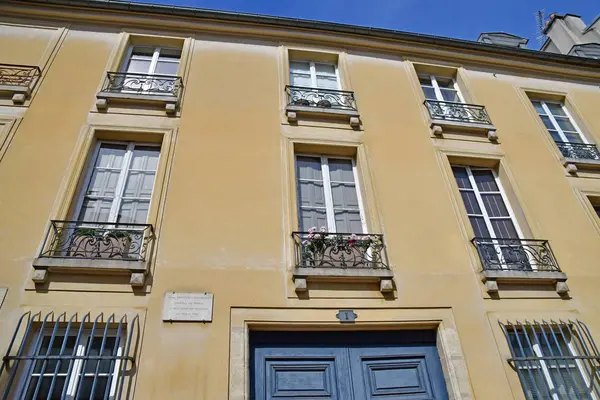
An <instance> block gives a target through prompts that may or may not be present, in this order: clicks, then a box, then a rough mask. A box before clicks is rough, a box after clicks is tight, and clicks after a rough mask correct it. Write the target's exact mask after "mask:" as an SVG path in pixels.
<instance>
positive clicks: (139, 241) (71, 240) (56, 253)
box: [40, 221, 154, 261]
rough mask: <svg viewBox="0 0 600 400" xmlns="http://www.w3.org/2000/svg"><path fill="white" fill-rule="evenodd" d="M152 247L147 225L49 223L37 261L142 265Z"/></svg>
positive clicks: (150, 227) (149, 226) (149, 229)
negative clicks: (54, 259)
mask: <svg viewBox="0 0 600 400" xmlns="http://www.w3.org/2000/svg"><path fill="white" fill-rule="evenodd" d="M153 243H154V229H153V227H152V225H149V224H119V223H112V222H85V221H51V223H50V228H49V229H48V232H47V234H46V237H45V239H44V245H43V247H42V251H41V252H40V257H61V258H84V259H97V258H100V259H112V260H124V261H145V260H146V257H147V255H148V254H149V251H151V247H152V245H153Z"/></svg>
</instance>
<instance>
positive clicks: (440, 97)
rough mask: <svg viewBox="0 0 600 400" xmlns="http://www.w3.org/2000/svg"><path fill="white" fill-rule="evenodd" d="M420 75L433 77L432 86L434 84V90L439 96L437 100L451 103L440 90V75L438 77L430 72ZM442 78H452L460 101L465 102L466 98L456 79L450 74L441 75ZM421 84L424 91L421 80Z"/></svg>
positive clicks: (436, 95)
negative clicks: (438, 79)
mask: <svg viewBox="0 0 600 400" xmlns="http://www.w3.org/2000/svg"><path fill="white" fill-rule="evenodd" d="M418 77H426V78H429V79H431V86H433V91H434V92H435V97H436V98H437V101H443V102H445V103H451V102H450V101H448V100H444V96H443V95H442V91H441V90H440V85H439V84H438V81H437V78H438V77H436V76H435V75H430V74H418ZM440 78H445V79H450V80H451V81H452V86H453V88H454V90H456V94H457V95H458V98H459V99H460V102H461V103H463V104H464V103H465V98H464V97H463V95H462V93H461V92H460V89H459V87H458V84H457V83H456V79H454V78H452V77H449V76H440ZM419 86H420V87H421V91H422V90H423V84H422V83H421V81H419ZM423 95H425V93H423ZM426 100H427V98H426Z"/></svg>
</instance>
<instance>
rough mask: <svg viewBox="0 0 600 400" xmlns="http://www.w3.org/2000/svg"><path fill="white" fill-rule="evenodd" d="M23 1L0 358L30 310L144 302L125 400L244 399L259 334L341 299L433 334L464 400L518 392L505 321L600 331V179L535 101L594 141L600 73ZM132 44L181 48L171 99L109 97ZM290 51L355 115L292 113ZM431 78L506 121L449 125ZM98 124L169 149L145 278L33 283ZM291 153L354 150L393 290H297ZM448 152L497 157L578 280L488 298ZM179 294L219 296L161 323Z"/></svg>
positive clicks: (393, 323)
mask: <svg viewBox="0 0 600 400" xmlns="http://www.w3.org/2000/svg"><path fill="white" fill-rule="evenodd" d="M11 5H12V6H14V7H8V6H6V7H5V8H4V10H3V6H0V15H3V17H2V18H1V21H0V63H11V64H26V65H33V66H39V67H40V68H41V77H40V80H39V81H38V82H37V85H36V86H35V88H34V89H33V91H32V92H31V94H30V95H29V97H28V98H27V99H26V100H25V102H24V103H22V104H14V103H13V101H12V100H11V99H10V97H7V98H4V97H3V98H2V99H1V100H0V102H1V103H0V124H4V125H0V187H1V188H3V189H2V190H1V191H0V227H1V228H0V287H4V288H8V292H7V295H6V297H5V299H4V302H3V303H2V302H1V299H0V303H1V309H0V351H2V352H4V351H6V349H7V348H8V346H9V341H10V340H11V337H12V335H13V332H14V330H15V328H16V325H17V321H18V319H19V317H20V316H21V315H22V314H23V313H24V312H26V311H30V310H31V311H33V312H38V311H42V312H44V313H45V312H49V311H52V310H53V311H55V312H56V314H60V313H63V312H65V313H67V315H71V314H73V313H79V314H80V315H85V314H86V313H88V312H91V313H92V315H97V314H99V313H101V312H103V313H105V315H110V314H111V313H115V314H116V315H128V316H130V319H129V320H131V316H133V315H138V316H139V331H138V332H136V335H137V339H139V340H137V342H136V343H137V348H136V349H135V370H134V373H133V379H132V380H131V381H130V386H129V387H128V390H129V393H130V394H131V398H136V399H169V398H173V399H206V400H216V399H236V400H237V399H242V398H248V397H245V394H246V393H247V390H248V387H249V381H248V379H249V377H248V371H249V368H250V366H249V365H248V362H249V361H248V353H247V352H248V347H247V344H248V331H249V330H252V329H273V330H281V329H295V328H297V327H298V326H300V327H302V328H304V329H328V330H336V329H344V328H345V327H347V326H348V325H341V324H340V323H339V320H338V319H337V318H336V314H337V313H338V311H339V310H340V309H352V310H354V312H356V314H357V315H358V318H357V320H356V323H355V324H354V325H351V329H361V328H362V329H390V327H393V328H407V327H411V328H415V327H418V328H427V329H433V328H432V327H437V328H438V338H439V339H438V340H439V342H438V348H439V351H440V356H441V358H442V366H443V368H444V373H445V377H446V384H447V386H448V391H449V392H450V398H456V399H458V398H462V399H469V398H479V399H499V400H503V399H508V398H516V399H523V398H524V394H523V390H522V388H521V385H520V383H519V378H518V376H517V374H516V372H515V370H514V369H513V368H512V367H511V365H509V363H508V362H507V358H509V357H510V353H509V348H508V344H507V342H506V340H505V339H504V337H503V333H502V330H501V328H500V326H499V322H505V321H507V320H510V321H515V320H519V321H525V320H534V319H535V320H542V319H548V320H549V319H554V320H558V319H563V320H568V319H581V320H582V321H584V322H586V324H587V326H588V327H589V328H590V330H591V332H592V334H593V336H594V337H595V338H596V340H598V341H600V319H599V318H598V315H600V314H599V313H600V301H599V300H598V295H597V293H598V287H599V286H600V274H599V272H598V266H597V261H598V260H599V259H600V220H599V219H598V218H597V216H596V215H595V214H594V211H593V208H592V205H591V204H590V203H589V201H588V196H600V180H599V179H598V178H599V177H600V173H599V171H598V170H597V169H595V167H594V166H593V165H587V166H583V167H582V166H581V165H579V169H578V170H577V171H573V170H572V169H565V167H564V165H567V166H569V165H572V164H570V163H568V162H565V158H564V157H563V156H561V154H560V152H559V151H558V149H557V148H556V146H555V145H554V142H553V141H552V139H551V138H550V136H549V134H548V132H547V131H546V129H545V127H544V125H543V124H542V123H541V121H540V119H539V117H538V115H537V114H536V111H535V109H534V108H533V107H532V105H531V101H530V99H529V97H528V96H534V97H535V96H539V97H541V98H543V99H553V100H563V101H565V102H566V104H567V105H568V107H569V110H570V111H571V112H572V114H573V115H575V116H576V119H577V122H578V123H579V125H580V128H581V129H582V131H583V132H584V133H585V134H586V135H587V136H588V137H589V139H590V143H595V142H597V141H598V140H600V115H598V112H597V104H598V103H599V102H600V91H599V90H598V82H599V81H600V75H599V74H598V69H596V70H595V71H594V70H593V68H587V67H584V66H581V68H578V67H576V66H574V65H573V64H568V63H567V62H566V61H565V62H564V64H560V63H558V62H556V66H555V69H554V70H548V69H546V68H550V67H548V66H543V65H541V63H540V62H539V60H537V59H533V58H530V59H528V58H526V57H525V56H523V57H516V56H515V58H514V59H510V58H509V57H508V56H506V58H505V59H502V56H497V55H495V54H494V53H493V52H491V51H490V52H489V53H485V54H483V55H482V54H481V53H479V54H475V52H474V53H473V54H461V53H459V52H457V51H455V50H454V49H444V48H441V47H438V48H436V47H435V46H434V45H428V46H422V45H419V46H415V45H414V44H410V46H403V45H401V44H396V43H394V44H391V45H390V44H389V43H384V42H379V41H375V40H373V41H369V42H364V41H363V40H364V39H363V38H352V37H350V36H349V35H347V36H344V35H342V34H334V33H331V32H319V35H318V36H313V33H311V32H304V31H303V30H300V29H293V28H287V29H281V28H274V27H272V26H263V25H261V24H258V23H257V24H255V26H243V25H241V24H240V25H235V24H233V23H231V25H230V26H227V25H226V24H225V23H223V22H220V23H217V22H214V21H202V20H200V21H194V20H192V19H188V18H181V19H178V18H177V17H171V16H165V17H164V19H163V20H161V19H162V18H159V17H158V16H152V17H150V16H145V18H148V19H146V20H141V19H140V20H138V19H137V18H136V17H135V16H134V17H133V18H128V17H127V16H126V15H119V16H118V18H117V16H116V15H115V16H113V17H115V19H112V18H108V17H107V16H106V15H102V14H101V13H99V14H96V13H94V12H93V11H92V10H78V11H79V12H81V13H82V15H88V17H91V18H92V20H84V19H78V18H79V17H77V16H76V15H74V14H70V13H68V12H66V11H65V10H61V11H62V12H61V13H60V14H58V15H54V14H53V15H54V18H50V15H46V16H45V17H42V16H41V15H40V14H37V13H39V12H43V11H44V10H43V9H38V10H33V9H30V8H28V7H23V8H19V7H18V6H17V5H16V3H11ZM53 11H54V10H53ZM86 13H89V14H86ZM140 18H141V17H140ZM101 20H102V21H103V23H102V24H100V23H99V21H101ZM234 25H235V26H234ZM42 27H43V28H42ZM149 27H151V28H149ZM234 27H235V29H233V28H234ZM132 43H133V44H136V43H144V44H147V43H155V44H157V45H159V44H164V45H170V46H180V48H181V50H182V54H181V63H180V67H179V71H178V75H180V76H182V78H183V87H184V89H183V92H182V95H181V98H180V104H179V107H178V108H177V109H176V110H175V111H173V110H171V111H169V114H167V113H166V112H165V107H164V106H163V105H162V104H161V105H160V106H158V107H154V106H148V104H147V103H128V102H123V103H117V102H114V103H111V101H112V99H109V101H108V106H106V105H105V104H104V103H103V102H102V101H100V103H98V101H99V100H102V99H98V98H97V95H98V93H99V91H101V89H102V88H103V84H104V82H105V79H106V73H107V72H110V71H115V70H118V69H119V66H120V65H121V61H122V58H123V57H125V54H127V52H126V51H127V50H126V49H127V48H128V46H129V45H130V44H132ZM365 43H366V44H368V45H369V47H364V46H363V44H365ZM290 52H291V54H300V53H304V54H305V55H306V56H307V57H312V58H314V59H317V60H318V61H323V62H324V61H331V60H335V61H336V62H337V67H338V74H339V76H340V80H341V84H342V88H343V89H345V90H349V91H353V92H354V94H355V96H356V99H357V100H356V102H357V108H358V112H359V113H360V120H361V123H360V125H359V126H351V125H350V123H349V121H348V118H346V117H345V116H343V118H340V119H336V118H333V117H331V118H322V117H319V116H316V117H315V116H314V115H309V116H306V117H302V116H301V115H300V113H299V114H298V117H297V119H296V121H294V120H293V118H289V114H287V115H286V104H287V98H286V96H285V86H286V85H287V84H289V58H290ZM436 54H437V55H436ZM484 61H485V62H489V63H488V64H485V63H484ZM418 73H419V74H431V75H435V74H438V75H453V77H454V78H455V81H456V82H457V85H458V87H459V88H460V91H461V95H462V96H463V97H464V98H465V99H464V100H465V103H470V104H476V105H483V106H485V109H486V110H487V111H488V113H489V117H490V119H491V121H492V123H493V126H490V125H489V124H483V128H482V127H481V126H478V127H476V129H474V130H472V129H473V126H470V125H469V124H470V123H471V122H472V121H467V123H466V125H467V126H466V128H465V126H454V127H453V126H451V125H447V123H446V122H444V121H442V122H438V124H439V126H440V128H439V130H438V129H437V128H436V126H438V125H436V123H432V120H431V119H430V116H429V114H428V112H427V108H426V107H425V106H424V105H423V102H424V101H425V97H424V95H423V92H422V91H421V87H420V83H419V79H418V76H417V74H418ZM98 104H99V105H98ZM98 107H100V110H99V108H98ZM103 107H106V108H103ZM2 121H6V122H2ZM432 125H433V130H432ZM471 125H473V124H471ZM465 129H466V131H465ZM440 132H441V133H440ZM490 132H491V133H490ZM488 135H489V136H488ZM494 136H497V138H498V140H496V139H494ZM488 137H489V138H490V139H488ZM98 139H104V140H128V141H131V140H136V141H144V142H146V141H150V142H153V143H155V144H156V143H159V144H160V146H161V153H160V162H159V164H158V167H157V173H156V183H155V187H154V191H153V194H152V203H151V206H150V211H149V216H148V222H149V223H151V224H152V225H153V229H154V231H155V233H156V241H155V247H154V248H153V249H152V250H150V255H149V258H150V262H149V272H148V274H147V276H146V277H145V281H144V284H143V285H135V287H132V285H131V282H130V274H125V273H123V274H121V275H113V274H106V273H102V272H97V271H96V273H94V274H90V273H89V272H90V271H89V269H88V270H85V271H84V272H85V273H81V272H80V271H79V270H77V271H75V272H55V271H50V273H49V275H48V276H47V277H46V278H45V279H46V282H44V283H38V284H35V283H34V282H33V281H32V276H33V275H32V274H33V268H32V264H33V263H34V262H35V261H34V259H36V258H37V256H38V254H39V252H40V249H42V243H43V240H44V236H45V234H46V232H47V230H48V229H49V226H50V220H55V219H69V218H72V217H71V216H72V215H73V201H74V200H73V199H75V198H76V197H77V193H78V191H79V190H81V185H82V181H83V179H84V176H83V175H84V173H83V172H82V171H85V170H86V169H87V168H88V164H89V163H90V155H91V153H92V151H93V149H94V143H95V141H97V140H98ZM295 151H297V152H303V153H329V154H335V155H343V156H352V157H354V158H355V160H356V163H357V170H358V176H359V181H360V194H361V197H362V199H363V202H364V205H363V207H364V209H365V214H366V216H365V219H366V221H365V223H366V225H367V227H368V231H369V232H370V233H383V234H384V237H385V244H386V248H387V253H388V256H389V261H390V265H391V269H392V272H393V280H394V285H395V287H394V290H393V291H392V292H391V293H384V294H382V293H381V292H380V286H379V283H374V282H359V283H355V282H352V281H345V280H341V281H340V280H339V279H338V280H337V281H335V282H333V283H332V282H331V281H325V282H320V283H312V282H309V284H308V293H300V294H297V293H296V291H295V289H296V287H295V282H294V280H293V266H294V258H293V254H294V253H293V251H294V244H293V241H292V238H291V234H292V232H293V231H296V230H298V224H297V211H296V201H297V200H296V198H297V197H296V184H295V172H294V152H295ZM451 163H453V164H472V165H476V166H491V167H494V168H496V169H497V170H498V174H499V176H500V179H501V180H502V183H503V185H504V186H505V187H506V188H507V196H508V197H509V199H510V201H511V204H513V206H515V214H516V216H515V218H516V219H518V220H520V221H523V224H522V226H523V227H524V228H526V229H525V230H526V232H525V233H526V234H527V235H528V236H529V235H531V237H533V238H541V239H548V240H549V241H550V243H551V246H552V249H553V251H554V254H555V256H556V258H557V259H558V261H559V263H560V267H561V269H562V271H563V272H564V273H566V275H567V276H568V285H569V287H570V290H571V291H570V292H569V294H565V293H563V294H562V295H560V294H558V293H557V292H556V290H555V287H554V286H553V285H552V284H551V285H548V284H545V283H543V284H539V285H538V284H536V285H527V284H526V285H517V284H507V285H504V286H503V287H502V288H501V290H500V291H499V292H498V294H495V293H488V291H487V290H486V286H485V285H484V284H483V283H482V282H481V278H480V276H479V275H478V272H479V271H480V270H481V262H480V259H479V258H478V255H477V252H476V251H475V249H474V247H473V245H472V244H471V243H470V240H471V239H472V238H473V236H474V233H473V229H472V227H471V225H470V223H469V219H468V217H467V215H466V213H465V209H464V205H463V203H462V199H461V197H460V194H459V193H458V187H457V186H456V181H455V179H454V177H453V175H452V170H451ZM168 292H197V293H204V292H207V293H212V294H213V295H214V307H213V317H212V322H208V323H193V322H191V323H178V322H165V321H163V320H162V312H163V303H164V297H165V294H166V293H168ZM6 376H7V375H6V374H4V375H3V377H2V381H0V387H4V385H6V384H7V380H6V378H5V377H6Z"/></svg>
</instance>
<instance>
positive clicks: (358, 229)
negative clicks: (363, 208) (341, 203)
mask: <svg viewBox="0 0 600 400" xmlns="http://www.w3.org/2000/svg"><path fill="white" fill-rule="evenodd" d="M335 229H336V232H347V233H363V230H362V222H361V221H360V212H358V211H336V212H335Z"/></svg>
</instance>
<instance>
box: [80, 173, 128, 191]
mask: <svg viewBox="0 0 600 400" xmlns="http://www.w3.org/2000/svg"><path fill="white" fill-rule="evenodd" d="M119 173H120V170H98V169H96V170H94V173H93V174H92V177H91V178H90V184H89V186H88V190H87V191H86V195H91V196H102V197H114V196H115V191H116V189H117V183H118V181H119Z"/></svg>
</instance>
